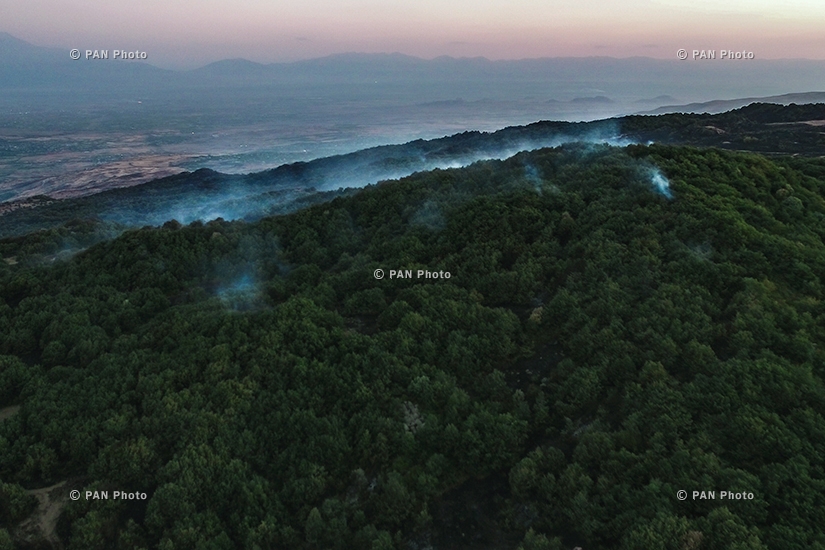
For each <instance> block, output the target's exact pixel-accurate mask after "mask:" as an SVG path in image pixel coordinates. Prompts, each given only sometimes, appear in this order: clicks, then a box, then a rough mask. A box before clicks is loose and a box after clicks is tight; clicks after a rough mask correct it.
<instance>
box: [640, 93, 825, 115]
mask: <svg viewBox="0 0 825 550" xmlns="http://www.w3.org/2000/svg"><path fill="white" fill-rule="evenodd" d="M670 99H673V98H670ZM757 102H758V103H776V104H778V105H790V104H792V103H795V104H797V105H802V104H805V103H825V92H805V93H796V94H782V95H775V96H769V97H745V98H740V99H716V100H713V101H704V102H702V103H690V104H688V105H663V106H661V107H658V108H656V109H653V110H650V111H643V112H640V113H638V114H641V115H661V114H665V113H696V114H699V113H710V114H718V113H724V112H725V111H731V110H733V109H739V108H742V107H744V106H746V105H750V104H751V103H757Z"/></svg>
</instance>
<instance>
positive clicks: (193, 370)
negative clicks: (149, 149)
mask: <svg viewBox="0 0 825 550" xmlns="http://www.w3.org/2000/svg"><path fill="white" fill-rule="evenodd" d="M823 192H825V161H823V160H822V159H801V158H785V157H776V158H773V159H767V158H765V157H763V156H760V155H757V154H750V153H733V152H724V151H720V150H715V149H695V148H688V147H672V146H655V145H654V146H630V147H627V148H614V147H607V146H574V145H571V146H564V147H561V148H556V149H542V150H538V151H534V152H528V153H520V154H518V155H516V156H515V157H512V158H510V159H508V160H506V161H489V162H481V163H476V164H473V165H472V166H470V167H468V168H463V169H458V170H436V171H432V172H425V173H418V174H414V175H413V176H410V177H407V178H404V179H402V180H400V181H395V182H388V183H382V184H378V185H376V186H370V187H368V188H366V189H364V190H363V191H361V192H359V193H357V194H354V195H353V196H348V197H341V198H336V199H334V200H332V201H331V202H328V203H326V204H320V205H315V206H311V207H309V208H306V209H303V210H300V211H298V212H295V213H292V214H289V215H286V216H279V217H270V218H265V219H263V220H261V221H258V222H255V223H242V222H233V223H229V222H223V221H215V222H210V223H207V224H202V223H200V222H196V223H193V224H191V225H188V226H181V225H180V224H178V223H175V222H170V223H167V224H166V225H164V226H163V227H160V228H143V229H140V230H130V231H127V232H125V233H123V234H122V235H120V236H119V237H118V238H115V239H113V240H110V241H107V242H103V243H99V244H96V245H94V246H92V247H90V248H88V249H86V250H84V251H82V252H79V253H76V254H74V255H72V253H65V252H66V250H75V249H81V248H83V247H84V246H86V244H88V243H85V242H84V238H86V237H84V235H86V236H88V235H90V234H93V233H94V228H93V227H92V226H90V225H89V224H81V223H77V224H75V225H74V226H71V227H69V228H63V229H61V230H52V231H43V232H39V233H35V234H32V235H29V236H26V237H20V238H16V239H13V240H5V241H2V242H0V254H2V256H3V258H4V260H5V261H2V262H0V296H1V297H2V300H0V354H2V356H0V412H2V411H6V414H4V415H2V414H0V418H3V420H2V421H0V481H2V483H3V484H2V486H0V526H2V530H0V548H14V544H15V543H14V542H13V539H14V540H17V541H18V543H20V542H21V541H24V540H28V541H30V542H31V541H32V540H33V539H32V538H31V537H30V536H29V538H26V537H27V536H28V535H26V533H24V532H23V531H24V530H23V529H20V528H19V527H18V526H19V524H20V522H21V521H23V520H24V519H25V518H26V517H28V516H29V514H30V513H32V511H33V509H34V508H35V507H36V501H35V500H34V497H32V496H31V494H30V491H31V490H33V489H36V488H40V487H47V486H51V485H54V484H58V483H61V482H64V481H65V484H64V485H62V486H61V490H62V491H64V492H65V493H66V494H68V491H69V490H71V489H77V490H80V491H82V492H83V493H84V494H85V491H94V490H109V491H113V490H122V491H132V492H138V493H141V492H143V493H146V495H147V497H146V499H145V500H142V499H137V500H111V499H110V500H94V499H86V498H85V496H84V497H82V498H80V500H77V501H72V500H69V499H68V498H65V497H64V502H63V505H65V509H63V511H62V514H61V515H60V519H59V521H57V524H56V536H59V537H60V538H61V540H62V541H63V542H64V543H65V545H66V547H67V548H70V549H78V550H88V549H97V548H100V549H102V548H119V549H138V548H161V549H172V548H210V549H224V548H226V549H230V548H249V549H253V548H261V549H265V548H294V549H307V550H310V549H322V548H323V549H326V548H335V549H342V550H343V549H368V550H379V549H380V550H383V549H391V548H396V549H399V550H400V549H404V550H407V549H411V550H412V549H422V550H423V549H425V548H438V549H445V548H468V549H469V548H473V549H485V548H490V549H492V548H501V549H512V550H515V549H517V548H521V549H523V550H548V549H561V548H572V547H574V546H580V547H582V548H584V549H585V550H594V549H614V548H621V549H639V550H641V549H644V550H658V549H668V550H683V549H690V550H697V549H708V550H717V549H718V550H722V549H740V550H745V549H748V550H753V549H761V548H776V549H783V550H797V549H798V550H802V549H805V550H808V549H811V548H825V533H824V532H823V526H825V417H824V416H823V415H825V387H823V375H824V374H825V305H823V301H822V300H823V292H825V289H824V288H823V280H822V277H823V273H825V245H824V244H823V238H825V199H823ZM67 242H68V243H69V244H67ZM61 252H64V254H61ZM378 268H380V269H383V270H384V271H385V273H386V274H387V276H385V278H383V279H381V280H378V279H376V278H375V277H374V276H373V272H374V270H376V269H378ZM398 269H410V270H419V269H421V270H430V271H439V270H443V271H449V272H450V274H451V277H450V278H449V279H416V278H413V279H395V278H393V279H390V278H389V276H388V275H389V270H398ZM17 407H19V409H18V408H17ZM679 490H686V491H687V492H688V493H689V495H692V492H693V491H716V492H717V498H716V499H714V500H710V499H694V498H692V496H689V497H688V498H687V500H684V501H683V500H679V498H678V497H677V491H679ZM720 491H731V492H744V493H746V494H747V493H752V495H753V498H752V499H749V498H747V497H746V498H744V499H739V500H736V499H731V500H729V499H725V500H720V499H719V498H718V496H719V495H718V493H719V492H720Z"/></svg>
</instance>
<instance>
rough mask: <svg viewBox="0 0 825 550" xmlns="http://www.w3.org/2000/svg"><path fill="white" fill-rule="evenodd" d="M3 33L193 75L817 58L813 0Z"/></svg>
mask: <svg viewBox="0 0 825 550" xmlns="http://www.w3.org/2000/svg"><path fill="white" fill-rule="evenodd" d="M3 3H4V4H5V5H4V6H3V7H2V10H0V14H2V18H0V31H6V32H9V33H11V34H13V35H15V36H17V37H18V38H21V39H23V40H26V41H29V42H32V43H34V44H38V45H43V46H58V47H61V48H67V49H68V48H79V49H81V50H85V49H127V50H129V49H139V50H141V51H146V52H147V54H148V58H149V62H150V63H152V64H154V65H158V66H165V67H177V68H184V67H195V66H198V65H202V64H205V63H208V62H210V61H215V60H219V59H225V58H234V57H244V58H246V59H251V60H253V61H259V62H265V63H271V62H277V61H293V60H297V59H306V58H311V57H320V56H324V55H329V54H332V53H339V52H352V51H359V52H401V53H405V54H409V55H415V56H420V57H425V58H432V57H436V56H440V55H450V56H456V57H473V56H484V57H488V58H491V59H514V58H527V57H553V56H593V55H599V56H612V57H629V56H649V57H658V58H665V59H668V58H673V57H675V54H676V50H677V49H679V48H686V49H688V50H693V49H716V50H720V49H731V50H740V51H741V50H747V51H752V52H754V54H755V56H756V57H757V58H761V59H776V58H808V59H825V32H823V29H825V2H823V1H822V0H782V1H781V2H778V1H775V0H774V1H770V0H729V1H725V2H722V1H718V0H689V1H688V0H624V1H622V2H618V1H613V0H611V1H604V0H600V1H597V0H555V1H553V0H506V1H505V0H481V1H478V0H474V1H470V0H448V1H445V0H279V1H272V0H232V1H229V0H197V1H194V0H179V1H170V0H140V1H139V2H137V1H136V2H112V1H111V0H71V1H69V0H26V1H25V2H11V1H10V0H4V2H3Z"/></svg>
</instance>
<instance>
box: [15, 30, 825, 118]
mask: <svg viewBox="0 0 825 550" xmlns="http://www.w3.org/2000/svg"><path fill="white" fill-rule="evenodd" d="M81 54H82V58H81V59H79V60H76V61H75V60H72V59H70V57H69V51H68V49H67V50H61V49H56V48H44V47H40V46H35V45H32V44H29V43H27V42H25V41H23V40H19V39H17V38H15V37H13V36H11V35H9V34H7V33H0V90H3V91H4V96H5V97H6V99H7V100H13V99H17V98H19V97H21V96H22V95H25V94H30V93H31V92H32V91H37V90H41V91H44V90H54V89H59V90H73V91H84V92H85V93H87V94H90V95H86V96H84V97H86V98H87V99H88V100H89V101H95V100H96V96H98V95H103V96H118V95H120V96H123V95H128V96H129V97H132V96H134V95H142V96H158V97H164V98H167V99H168V97H169V92H170V91H174V90H177V91H180V90H182V89H185V90H187V91H189V92H192V93H197V92H199V93H212V92H214V91H215V90H216V89H220V90H227V89H231V90H236V91H239V90H243V91H244V94H245V95H241V96H239V100H240V101H243V100H244V99H245V98H247V97H249V96H250V94H251V93H252V92H254V91H258V92H261V91H267V92H272V91H289V92H291V93H310V94H320V95H319V97H351V98H356V99H357V98H359V97H360V98H370V97H378V96H380V97H400V98H409V99H410V100H415V101H416V102H418V103H420V102H426V101H444V100H449V99H455V98H462V99H464V100H467V101H473V100H478V99H484V98H486V99H507V100H510V99H513V98H531V97H533V98H542V100H543V101H547V100H549V99H554V100H558V101H570V100H572V99H575V98H589V102H590V103H591V104H592V103H598V104H601V105H605V104H607V105H612V104H622V103H632V102H638V101H640V100H642V101H646V102H647V100H645V99H644V98H651V97H652V98H653V99H650V100H649V101H650V102H651V103H652V104H656V103H658V104H659V105H662V104H665V103H672V102H673V101H675V100H674V98H680V99H681V100H683V101H685V100H686V101H702V100H707V99H708V98H718V97H755V96H770V95H779V94H783V93H789V92H795V91H798V90H825V61H812V60H761V59H755V60H748V61H746V62H742V61H739V62H737V61H721V60H717V61H715V62H702V63H699V62H691V61H679V60H677V59H675V56H674V59H672V60H665V59H652V58H645V57H632V58H623V59H617V58H611V57H581V58H541V59H521V60H500V61H493V60H489V59H485V58H480V57H479V58H459V59H457V58H452V57H438V58H435V59H429V60H427V59H420V58H416V57H411V56H407V55H402V54H399V53H392V54H361V53H346V54H337V55H331V56H328V57H324V58H319V59H310V60H305V61H298V62H293V63H273V64H267V65H265V64H260V63H254V62H252V61H248V60H245V59H229V60H223V61H218V62H215V63H211V64H209V65H206V66H204V67H201V68H198V69H195V70H189V71H171V70H165V69H160V68H158V67H154V66H152V65H151V64H150V63H151V61H152V60H151V56H150V57H149V59H148V60H147V62H134V61H116V60H112V59H109V60H106V61H100V60H87V59H84V58H83V57H85V51H84V52H81ZM15 93H16V94H17V95H15ZM657 96H658V97H657ZM0 99H2V98H0ZM597 99H598V100H599V101H596V100H597ZM76 100H77V99H76ZM611 102H612V103H611ZM637 108H638V107H637Z"/></svg>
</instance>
